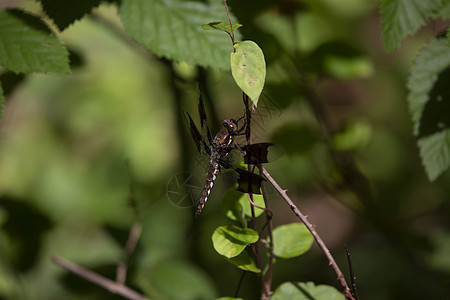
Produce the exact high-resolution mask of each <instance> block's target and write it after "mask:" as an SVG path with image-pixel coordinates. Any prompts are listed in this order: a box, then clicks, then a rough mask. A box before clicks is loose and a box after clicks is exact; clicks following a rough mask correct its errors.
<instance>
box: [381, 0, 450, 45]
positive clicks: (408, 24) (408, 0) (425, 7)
mask: <svg viewBox="0 0 450 300" xmlns="http://www.w3.org/2000/svg"><path fill="white" fill-rule="evenodd" d="M380 2H381V3H380V7H381V30H382V32H381V33H382V34H381V36H382V39H383V44H384V49H385V50H386V52H387V53H391V52H392V51H394V50H395V49H396V48H397V47H398V46H399V45H400V43H401V42H402V41H403V40H404V39H405V38H406V37H407V36H408V35H410V34H413V33H415V32H416V31H417V30H418V29H419V28H420V27H422V26H424V25H425V24H426V23H427V22H428V20H429V19H430V18H431V17H433V15H434V14H435V13H436V12H437V11H438V10H439V9H440V8H442V7H443V1H442V0H427V1H423V0H380Z"/></svg>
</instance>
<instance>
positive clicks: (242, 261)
mask: <svg viewBox="0 0 450 300" xmlns="http://www.w3.org/2000/svg"><path fill="white" fill-rule="evenodd" d="M225 259H226V260H227V261H229V262H230V263H232V264H233V265H235V266H236V267H238V268H239V269H241V270H245V271H249V272H253V273H261V270H260V269H259V268H258V267H257V266H256V264H255V262H254V261H253V259H252V258H251V257H250V256H249V255H248V253H247V252H246V251H244V252H242V253H241V254H239V255H238V256H236V257H232V258H225Z"/></svg>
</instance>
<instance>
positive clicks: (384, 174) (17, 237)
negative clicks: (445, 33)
mask: <svg viewBox="0 0 450 300" xmlns="http://www.w3.org/2000/svg"><path fill="white" fill-rule="evenodd" d="M86 1H87V0H86ZM86 1H84V2H86ZM45 2H47V3H49V4H51V1H45ZM87 2H88V1H87ZM92 2H95V1H92ZM110 2H114V1H110ZM122 2H123V3H127V5H130V6H132V3H131V2H132V1H127V0H123V1H122ZM154 2H157V4H158V5H162V4H164V3H166V2H167V3H169V1H154ZM174 2H176V1H174ZM381 2H383V3H385V2H386V3H387V1H381ZM414 2H417V1H414ZM434 2H436V1H434ZM434 2H433V3H434ZM139 3H140V4H142V3H144V2H143V1H140V2H139ZM189 3H190V2H189ZM214 3H215V4H214V7H219V1H215V2H214ZM401 3H406V2H405V1H401ZM436 3H437V2H436ZM17 5H19V4H17ZM20 5H21V6H22V7H25V8H26V9H27V10H30V11H32V12H33V13H37V14H39V13H42V8H41V7H39V6H37V5H36V3H35V2H31V1H30V2H29V1H22V2H21V3H20ZM195 5H198V6H202V7H203V4H200V3H195ZM195 5H194V6H195ZM229 5H230V9H231V11H232V13H233V14H234V16H235V17H236V19H237V20H238V21H239V23H240V24H243V27H242V28H240V29H239V31H240V32H241V33H242V40H244V39H250V40H253V41H255V42H256V43H257V44H258V45H259V46H260V47H261V48H262V50H263V51H264V55H265V58H266V64H267V75H266V76H267V78H266V88H265V90H264V93H263V96H262V97H261V100H260V101H261V102H260V103H259V104H258V110H257V111H256V112H255V114H254V120H253V126H254V128H253V136H254V138H255V140H256V141H272V142H275V143H276V144H277V146H279V147H280V148H282V149H284V156H283V157H281V158H279V159H277V160H274V161H273V162H272V163H270V164H268V165H267V169H268V170H269V172H270V173H271V174H272V176H273V177H274V178H275V179H276V180H277V181H278V182H279V183H280V184H281V185H282V187H283V188H286V189H288V193H289V195H291V197H292V198H293V199H294V200H295V201H296V203H298V204H299V207H300V208H301V209H303V210H304V212H305V213H306V214H307V215H309V217H310V219H311V222H312V223H314V224H316V225H317V230H318V232H319V233H320V234H321V235H322V236H323V238H324V240H325V242H326V243H327V244H329V246H330V248H331V251H332V252H333V254H334V255H335V257H336V259H337V261H338V263H339V265H340V266H341V269H343V270H346V269H347V268H346V264H347V262H346V256H345V252H344V249H343V247H342V245H343V244H344V243H346V244H348V245H349V248H350V251H351V254H352V258H353V267H354V269H355V272H356V275H357V281H356V283H357V286H358V289H359V294H360V296H361V298H362V299H369V300H370V299H445V298H447V297H448V295H450V289H449V284H448V282H449V280H450V261H449V259H448V253H449V251H450V250H449V249H450V246H449V245H450V228H449V217H450V202H449V201H450V199H449V193H450V187H449V185H448V181H449V179H450V177H449V176H450V175H449V174H448V172H447V173H443V174H442V175H441V177H440V178H439V179H437V180H436V181H435V182H433V183H430V182H429V181H428V180H427V178H426V175H425V173H424V171H423V168H422V165H421V161H420V157H419V151H418V150H417V146H416V144H415V140H414V138H413V125H412V124H411V122H410V120H409V115H408V109H407V101H406V97H407V95H406V94H407V91H406V76H407V73H408V70H409V69H410V67H411V65H412V63H413V62H412V59H413V58H414V57H415V56H416V55H417V54H418V52H419V48H420V47H421V46H422V45H423V44H424V42H425V41H427V40H429V39H431V38H432V37H433V36H434V35H436V32H433V30H435V31H436V30H438V29H436V28H437V27H439V23H433V24H432V25H430V26H429V27H426V28H425V29H424V30H422V31H420V32H419V33H418V34H416V35H414V36H412V37H410V38H408V39H407V40H406V41H405V42H404V45H403V46H402V47H400V48H399V49H398V50H397V51H396V52H394V53H393V54H391V55H389V56H387V55H386V54H384V52H383V48H382V45H381V43H380V40H381V37H380V36H381V35H380V34H381V31H380V20H379V14H378V10H379V9H378V7H377V6H376V3H375V2H374V1H370V0H363V1H362V0H342V1H333V0H304V1H275V0H264V1H259V2H253V1H234V0H230V1H229ZM405 5H406V6H408V4H407V3H406V4H405ZM130 6H128V7H127V9H130V10H131V9H132V8H133V7H130ZM194 6H193V7H194ZM88 7H89V8H90V7H91V6H88ZM195 7H197V6H195ZM53 8H54V9H56V8H57V9H56V10H55V11H58V10H61V9H64V8H65V7H62V8H61V7H59V8H58V7H56V8H55V7H53ZM169 8H170V7H169ZM169 8H167V7H165V9H166V10H169V11H171V10H170V9H169ZM203 8H204V7H203ZM384 8H386V7H384ZM388 8H389V7H388ZM65 9H70V6H69V7H67V8H65ZM122 9H123V8H122ZM177 9H178V8H177ZM184 9H187V8H186V7H183V9H182V10H184ZM190 9H191V8H189V13H192V11H191V10H190ZM389 9H390V8H389ZM51 11H53V10H51ZM217 11H218V12H220V10H217ZM389 11H390V10H389ZM88 12H89V11H86V12H81V13H80V12H79V11H76V12H74V14H73V15H74V16H73V17H74V18H75V19H79V18H81V16H82V15H83V13H88ZM93 12H94V15H93V16H91V17H88V16H86V17H84V18H82V19H80V21H75V22H74V23H73V24H72V21H73V20H72V21H71V22H69V23H68V22H67V20H66V19H64V18H63V19H61V20H59V21H58V20H54V22H55V24H56V26H57V27H59V28H66V29H65V30H64V31H62V32H61V33H60V34H58V35H57V37H58V38H59V39H60V40H61V41H62V43H63V44H64V45H65V46H67V47H68V48H69V49H70V53H71V56H70V59H71V71H72V73H71V74H70V75H61V74H54V73H46V74H27V75H26V76H21V75H14V74H11V73H8V72H7V70H6V69H0V70H1V71H2V75H0V81H1V83H2V84H1V87H2V88H1V89H0V92H2V93H1V94H2V95H3V94H4V95H5V104H4V111H3V117H2V120H1V123H0V226H1V227H0V298H5V299H120V298H119V297H118V296H114V295H111V294H110V293H108V292H107V291H104V290H102V289H101V288H100V287H98V286H96V285H93V284H91V283H87V282H85V281H83V280H82V279H79V278H77V277H76V276H74V275H71V274H69V273H68V272H67V271H66V270H64V269H62V268H60V267H58V266H56V265H54V264H52V263H51V261H50V257H51V255H54V254H56V255H59V256H62V257H64V258H66V259H69V260H71V261H73V262H75V263H77V264H80V265H82V266H84V267H87V268H89V269H92V270H94V271H96V272H98V273H100V274H102V275H104V276H106V277H108V278H111V279H114V277H115V267H116V266H117V264H118V263H119V261H121V260H123V259H124V257H125V252H124V244H125V242H126V239H127V235H128V231H129V229H130V228H131V226H132V224H133V223H134V222H135V221H136V220H138V221H140V222H141V223H142V225H143V231H142V235H141V238H140V241H139V244H138V247H137V249H136V251H135V253H134V254H133V256H132V258H131V260H130V269H129V272H128V280H127V284H128V285H129V286H131V287H132V288H134V289H136V290H138V291H140V292H142V293H144V294H145V295H147V296H148V297H150V298H151V299H213V298H215V297H219V296H226V295H228V296H231V295H234V294H235V289H236V286H237V285H238V282H239V278H240V275H241V272H240V270H238V269H237V268H235V267H234V266H233V265H231V264H229V263H228V262H227V261H226V260H225V259H224V258H222V257H220V256H219V255H217V253H216V252H215V251H214V248H213V244H212V241H211V236H212V234H213V231H214V230H215V228H217V227H218V226H220V225H224V224H230V223H229V221H227V219H226V217H225V215H224V214H221V200H222V196H221V195H223V194H225V190H226V187H227V186H226V185H227V184H226V183H225V181H226V175H227V174H223V177H224V178H225V179H223V180H222V179H219V182H218V183H217V186H216V187H215V189H214V191H213V192H212V194H211V198H210V200H209V202H208V205H207V207H206V208H205V211H204V212H203V213H202V215H201V217H200V218H199V219H197V220H194V218H193V212H194V205H181V203H179V202H176V201H174V198H172V197H171V196H170V194H169V191H168V186H170V185H169V183H170V182H171V180H173V178H174V177H175V176H176V175H179V174H181V173H183V172H191V173H192V172H194V171H192V169H198V168H193V166H194V165H195V162H194V161H195V158H196V157H195V156H194V154H193V152H194V151H195V150H194V144H193V143H192V142H191V141H189V139H188V136H187V135H188V129H187V124H186V123H185V122H184V119H183V116H182V111H183V110H188V111H195V109H196V105H197V97H198V95H197V91H196V87H195V81H199V82H200V84H201V85H202V89H203V90H204V93H205V98H206V105H207V110H208V116H211V117H210V119H209V122H210V124H211V125H212V128H216V129H217V128H218V124H220V120H221V119H224V118H229V117H230V116H232V117H235V116H240V115H242V113H243V109H244V108H243V105H242V101H241V94H240V90H239V88H238V87H237V86H236V85H235V84H234V82H233V79H232V76H231V74H230V73H229V72H225V71H218V70H216V69H213V68H209V69H203V68H195V67H193V66H189V65H186V64H185V63H177V62H172V61H170V60H168V59H167V58H160V57H157V56H155V55H153V54H149V52H146V51H143V50H142V48H140V46H138V45H136V44H135V43H134V42H132V41H131V40H130V39H129V38H128V36H127V35H126V34H125V36H124V31H123V29H122V25H121V21H120V19H119V14H120V12H118V10H117V7H116V4H102V5H101V6H100V8H96V9H94V11H93ZM128 12H129V11H128ZM203 12H204V13H205V14H206V15H207V10H206V12H205V10H203ZM214 12H216V11H215V10H214ZM122 13H123V11H122ZM152 13H153V12H152ZM47 14H48V15H49V16H50V17H52V15H51V14H49V11H47ZM60 15H62V16H64V15H65V14H63V13H61V14H60ZM67 15H71V14H67ZM194 15H195V14H194ZM146 17H147V16H143V18H144V20H145V18H146ZM225 18H226V15H225V13H223V14H222V17H221V19H217V20H206V21H203V17H202V18H200V19H199V20H196V22H199V23H202V22H203V23H208V22H215V21H223V20H225ZM425 19H426V20H428V17H427V18H425ZM46 21H48V22H49V23H50V24H52V22H51V21H49V20H46ZM122 21H123V22H127V21H129V22H131V23H127V24H128V26H131V27H128V28H132V29H131V30H136V32H134V33H135V34H136V35H133V36H134V37H136V36H138V37H141V35H142V32H139V27H135V25H136V24H135V23H133V22H134V21H136V20H133V19H128V20H123V19H122ZM400 21H402V20H400ZM161 22H162V21H161ZM70 24H71V25H70ZM156 24H157V25H158V24H161V23H158V22H156ZM186 24H190V23H189V22H187V23H186ZM186 24H185V26H188V25H186ZM182 25H183V24H182ZM182 25H180V26H179V27H177V28H175V29H173V30H169V31H164V32H165V34H167V35H169V34H173V35H174V36H175V37H176V35H177V34H178V35H179V36H182V37H183V38H184V39H183V41H184V42H192V44H189V47H187V46H186V48H184V46H183V45H185V44H180V45H179V48H176V49H175V48H174V49H171V50H173V53H179V52H180V51H181V52H183V50H185V52H183V55H188V54H189V53H188V52H189V51H194V52H196V51H197V52H198V51H199V50H198V47H200V48H201V49H202V51H204V52H198V53H196V54H200V55H197V56H195V59H196V60H197V59H198V60H200V59H202V56H205V57H206V58H207V59H209V61H210V62H211V64H214V59H219V58H220V57H221V56H220V55H221V54H220V53H225V54H226V58H228V57H229V53H228V52H226V51H225V50H223V49H228V48H227V47H229V43H230V42H229V39H228V36H227V35H225V34H223V33H215V32H210V31H204V34H206V35H213V36H214V38H213V39H216V37H217V40H216V43H220V41H224V42H225V43H227V44H226V45H222V44H220V45H217V47H218V48H217V49H211V48H209V47H210V45H209V44H207V46H205V45H204V44H202V43H196V42H195V39H191V40H190V39H189V38H186V37H187V36H186V34H187V33H185V32H184V31H183V26H182ZM434 25H436V26H434ZM54 26H55V25H51V28H54ZM399 26H400V25H399ZM125 27H126V26H125ZM165 29H167V28H165ZM199 29H200V31H201V28H199ZM444 29H445V28H444ZM383 30H384V31H386V29H383ZM194 31H197V29H195V30H194ZM200 31H199V32H200ZM0 32H1V29H0ZM412 32H413V31H411V30H410V29H408V30H406V31H405V32H404V34H403V35H402V38H404V35H408V34H410V33H412ZM194 34H195V33H194ZM201 34H203V33H201ZM216 35H217V36H216ZM174 36H167V38H168V40H170V39H169V38H172V37H174ZM218 36H223V40H222V38H221V37H218ZM148 38H149V44H152V45H153V43H154V41H152V40H151V39H150V37H148ZM175 40H176V39H175ZM383 40H384V39H383ZM385 42H386V41H385ZM144 44H145V43H144ZM397 44H398V41H397V40H395V41H392V44H390V45H388V47H389V49H390V48H392V49H393V48H395V47H396V46H398V45H397ZM146 46H148V45H146ZM158 46H165V45H164V44H161V45H158ZM191 47H192V48H191ZM202 47H203V48H202ZM169 48H171V47H169ZM186 49H188V50H189V51H188V50H186ZM230 49H231V47H230ZM163 50H164V47H163V48H162V50H161V49H160V51H162V52H164V51H163ZM212 52H214V53H212ZM155 53H157V54H161V53H160V52H158V51H156V50H155ZM171 53H172V52H171ZM202 53H203V54H204V55H202ZM217 53H219V54H217ZM174 55H175V54H174ZM215 55H217V56H215ZM165 57H169V58H171V57H173V56H171V55H166V56H165ZM211 57H212V58H211ZM188 58H189V57H188ZM187 60H188V62H189V59H187ZM0 61H1V60H0ZM195 62H196V61H193V63H195ZM191 63H192V61H191ZM201 64H202V65H207V64H206V63H205V64H203V63H201ZM217 64H218V67H221V68H222V69H224V68H226V65H227V64H228V62H224V61H218V62H217ZM224 66H225V67H224ZM4 67H5V66H4ZM32 71H33V70H32ZM50 72H52V71H51V70H50ZM53 72H55V71H53ZM416 84H417V85H419V84H420V82H417V83H416ZM264 103H265V104H264ZM269 104H270V105H269ZM198 173H200V174H198ZM196 174H197V175H199V176H198V177H199V178H200V180H199V181H200V182H201V181H202V180H203V179H204V173H201V172H197V173H196ZM221 177H222V176H221ZM200 184H203V183H200ZM185 192H186V191H185ZM183 204H186V203H183ZM188 204H189V202H188ZM270 205H271V209H272V211H273V212H274V216H273V217H274V219H273V220H274V223H275V225H282V224H286V223H292V222H294V221H296V219H295V218H294V217H293V216H292V212H291V210H290V209H289V207H288V206H286V205H285V204H284V203H283V202H282V200H281V198H279V197H277V195H276V193H275V192H274V191H272V193H271V194H270ZM325 208H328V209H325ZM227 211H229V210H227ZM336 230H337V231H336ZM336 232H337V233H336ZM242 254H244V255H246V252H242ZM235 259H236V260H235V262H234V263H235V264H237V265H244V264H245V263H248V259H249V257H244V256H241V255H240V256H238V257H237V258H235ZM248 268H249V269H251V270H253V271H254V265H251V264H250V263H249V264H248ZM345 273H347V272H346V271H345ZM273 278H274V282H273V290H276V289H277V287H278V289H279V290H280V292H279V293H280V295H281V296H280V297H281V298H282V297H283V294H282V293H284V292H285V291H284V290H287V291H286V292H287V293H289V292H290V291H291V290H292V289H294V288H295V284H293V283H292V284H288V283H285V282H286V281H292V282H294V283H296V284H297V285H299V286H305V287H306V289H309V288H311V289H314V290H315V289H318V288H319V287H321V285H322V284H326V285H333V286H335V287H336V288H337V289H340V287H339V286H338V283H337V281H336V279H335V274H334V273H333V272H332V270H331V269H330V268H329V266H328V263H327V261H326V260H325V259H324V258H323V254H322V253H321V252H320V251H317V249H315V248H313V249H312V250H311V251H309V252H306V253H305V254H304V255H302V256H301V257H297V258H292V259H289V260H282V259H280V260H277V263H276V264H275V266H274V275H273ZM300 281H301V282H300ZM308 281H314V283H315V286H314V285H312V284H311V283H306V284H305V283H302V282H308ZM282 283H285V284H283V285H281V284H282ZM328 288H330V287H327V289H328ZM311 293H312V292H311ZM259 294H260V292H259V280H258V278H257V276H256V275H252V274H250V273H249V274H247V275H246V277H245V278H244V281H243V284H242V286H241V291H240V293H239V297H241V298H243V299H257V298H258V297H259ZM281 298H280V299H281Z"/></svg>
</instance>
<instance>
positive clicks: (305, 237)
mask: <svg viewBox="0 0 450 300" xmlns="http://www.w3.org/2000/svg"><path fill="white" fill-rule="evenodd" d="M313 241H314V238H313V236H312V234H311V233H310V232H309V231H308V229H307V228H306V226H305V225H304V224H300V223H292V224H287V225H282V226H278V227H277V228H275V229H274V231H273V244H274V249H273V252H274V254H275V255H276V256H278V257H280V258H292V257H295V256H299V255H302V254H303V253H305V252H306V251H308V250H309V248H311V245H312V243H313Z"/></svg>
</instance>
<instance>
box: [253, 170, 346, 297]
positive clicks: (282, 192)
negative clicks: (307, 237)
mask: <svg viewBox="0 0 450 300" xmlns="http://www.w3.org/2000/svg"><path fill="white" fill-rule="evenodd" d="M261 170H262V173H263V175H264V177H266V178H267V180H269V182H270V183H271V184H272V185H273V187H274V188H275V189H276V190H277V191H278V193H279V194H280V195H281V197H283V199H284V200H285V201H286V203H287V204H288V205H289V207H290V208H291V210H292V211H293V212H294V214H295V215H296V216H297V217H298V218H299V219H300V220H301V221H302V222H303V224H305V226H306V228H308V230H309V231H310V232H311V234H312V235H313V237H314V239H315V241H316V243H317V244H318V245H319V247H320V248H321V249H322V251H323V252H324V254H325V256H326V257H327V259H328V261H329V263H330V265H331V267H332V268H333V270H334V272H335V273H336V275H337V279H338V280H339V282H340V283H341V285H342V287H343V288H344V296H345V298H346V299H348V300H355V298H353V296H352V293H351V291H350V288H349V287H348V285H347V282H346V281H345V276H344V274H343V273H342V271H341V270H340V269H339V266H338V265H337V263H336V261H335V260H334V258H333V256H332V255H331V252H330V250H329V249H328V248H327V246H326V245H325V243H324V242H323V240H322V238H321V237H320V236H319V234H318V233H317V231H316V229H315V228H314V226H313V225H312V224H311V223H310V222H309V221H308V220H307V218H306V216H305V215H303V214H302V213H301V211H300V210H299V209H298V207H297V206H296V205H295V204H294V202H292V200H291V199H290V198H289V196H288V195H287V193H286V190H283V189H282V188H281V187H280V186H279V185H278V183H277V182H276V181H275V180H274V179H273V178H272V176H270V174H269V173H268V172H267V170H266V169H265V168H264V167H263V166H261Z"/></svg>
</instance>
